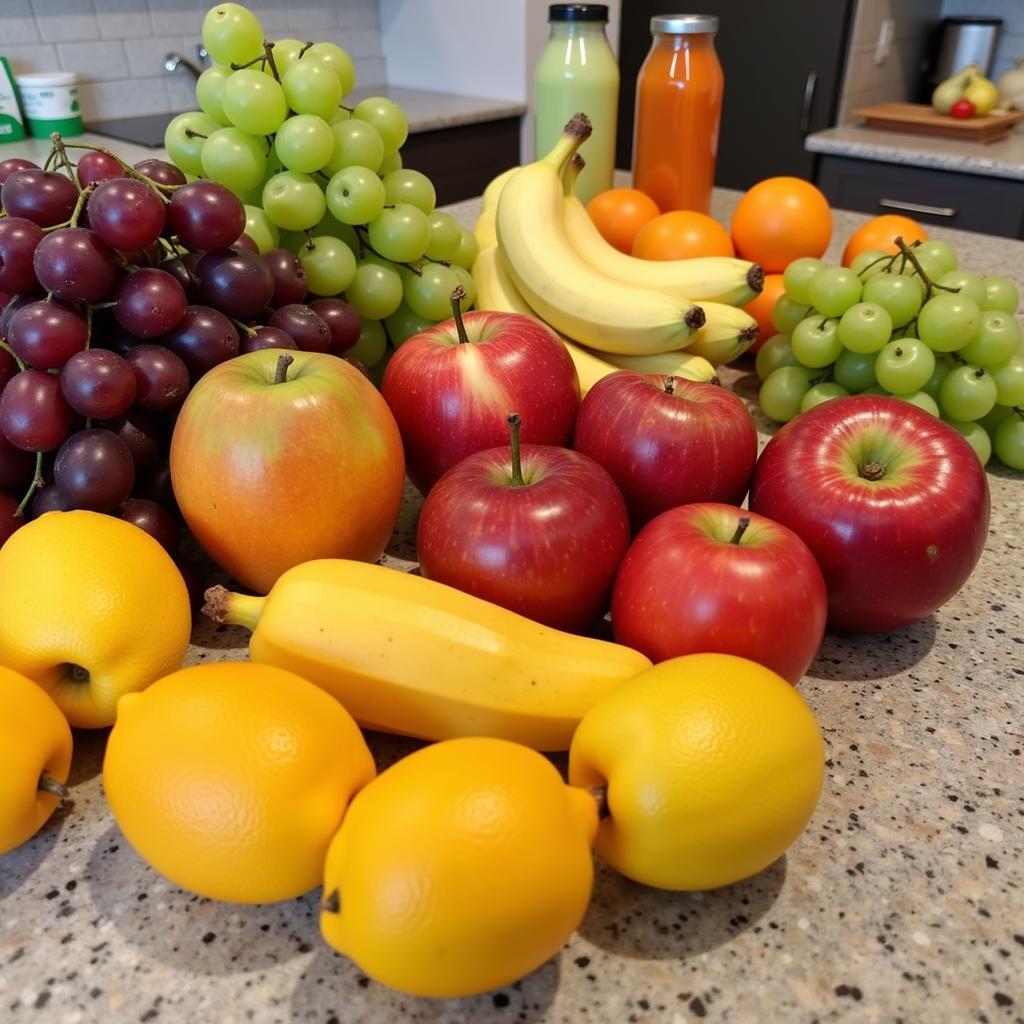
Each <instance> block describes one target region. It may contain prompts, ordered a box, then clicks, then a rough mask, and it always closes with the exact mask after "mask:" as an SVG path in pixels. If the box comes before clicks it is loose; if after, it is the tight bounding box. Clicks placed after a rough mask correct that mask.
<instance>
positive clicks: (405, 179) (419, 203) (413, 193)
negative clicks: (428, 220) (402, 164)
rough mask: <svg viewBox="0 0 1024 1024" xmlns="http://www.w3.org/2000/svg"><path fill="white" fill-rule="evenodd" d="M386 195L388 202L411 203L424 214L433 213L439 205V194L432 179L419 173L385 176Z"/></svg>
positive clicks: (397, 172) (406, 171) (395, 173)
mask: <svg viewBox="0 0 1024 1024" xmlns="http://www.w3.org/2000/svg"><path fill="white" fill-rule="evenodd" d="M384 194H385V195H386V196H387V202H389V203H391V204H394V203H411V204H412V205H413V206H415V207H418V208H419V209H421V210H422V211H423V212H424V213H433V212H434V207H435V206H436V205H437V193H436V192H435V191H434V186H433V185H432V184H431V183H430V179H429V178H428V177H427V176H426V175H425V174H421V173H420V172H419V171H412V170H408V169H405V170H401V171H392V172H391V173H390V174H387V175H385V176H384Z"/></svg>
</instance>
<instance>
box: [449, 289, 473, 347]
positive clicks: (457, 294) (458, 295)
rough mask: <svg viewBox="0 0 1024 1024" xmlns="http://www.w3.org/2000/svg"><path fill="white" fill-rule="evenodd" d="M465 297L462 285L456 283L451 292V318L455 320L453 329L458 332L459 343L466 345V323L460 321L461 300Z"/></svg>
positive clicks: (467, 338) (467, 339)
mask: <svg viewBox="0 0 1024 1024" xmlns="http://www.w3.org/2000/svg"><path fill="white" fill-rule="evenodd" d="M465 297H466V289H465V288H463V287H462V285H461V284H460V285H456V286H455V290H454V291H453V292H452V294H451V300H452V318H453V319H454V320H455V330H456V331H458V334H459V344H460V345H468V344H469V335H468V334H467V333H466V325H465V324H464V323H463V322H462V305H461V303H462V300H463V299H464V298H465Z"/></svg>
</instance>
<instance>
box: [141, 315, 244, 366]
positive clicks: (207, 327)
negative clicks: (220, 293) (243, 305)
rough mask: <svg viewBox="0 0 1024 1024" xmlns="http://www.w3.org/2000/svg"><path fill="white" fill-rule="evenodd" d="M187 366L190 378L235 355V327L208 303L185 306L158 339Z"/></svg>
mask: <svg viewBox="0 0 1024 1024" xmlns="http://www.w3.org/2000/svg"><path fill="white" fill-rule="evenodd" d="M160 344H161V345H166V346H167V348H169V349H170V350H171V351H172V352H174V353H176V354H177V355H179V356H180V357H181V359H182V360H183V361H184V363H185V365H186V366H187V367H188V372H189V373H190V374H191V376H192V379H193V380H195V379H196V378H198V377H201V376H202V375H203V374H204V373H206V371H207V370H210V369H213V367H215V366H217V365H218V364H219V363H223V362H224V361H225V360H226V359H231V358H232V357H234V356H237V355H238V331H237V330H236V329H235V325H234V324H233V323H232V322H231V321H230V320H229V319H228V318H227V317H226V316H225V315H224V314H223V313H221V312H218V311H217V310H216V309H210V307H209V306H186V307H185V315H184V316H183V317H182V318H181V321H180V323H179V324H178V326H177V327H175V328H174V330H173V331H170V332H169V333H167V334H165V335H164V336H163V337H162V338H161V339H160Z"/></svg>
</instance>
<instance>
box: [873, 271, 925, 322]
mask: <svg viewBox="0 0 1024 1024" xmlns="http://www.w3.org/2000/svg"><path fill="white" fill-rule="evenodd" d="M864 301H865V302H873V303H875V305H877V306H881V307H882V309H884V310H885V311H886V313H888V314H889V316H890V318H891V319H892V325H893V327H903V326H905V325H906V324H908V323H910V321H911V320H912V319H913V318H914V317H915V316H916V315H917V311H918V310H919V309H920V308H921V292H920V290H919V289H918V287H917V285H916V284H914V282H913V281H911V280H910V278H907V277H903V276H902V275H900V274H879V275H878V276H877V277H873V278H871V280H870V281H868V282H867V283H866V284H865V285H864Z"/></svg>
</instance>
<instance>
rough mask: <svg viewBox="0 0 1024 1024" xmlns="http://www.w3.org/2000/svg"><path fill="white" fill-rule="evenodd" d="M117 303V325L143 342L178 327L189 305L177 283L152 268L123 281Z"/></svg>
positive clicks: (138, 271) (131, 275)
mask: <svg viewBox="0 0 1024 1024" xmlns="http://www.w3.org/2000/svg"><path fill="white" fill-rule="evenodd" d="M114 302H115V303H116V305H115V306H114V316H115V317H116V318H117V322H118V323H119V324H120V325H121V326H122V327H124V328H125V329H127V330H129V331H131V333H132V334H135V335H137V336H138V337H140V338H155V337H156V336H157V335H159V334H166V333H167V332H168V331H169V330H171V329H172V328H174V327H176V326H177V324H178V322H179V321H180V320H181V318H182V316H183V315H184V313H185V306H186V304H187V300H186V299H185V289H184V288H182V287H181V285H180V284H178V281H177V279H176V278H175V277H173V276H172V275H171V274H168V273H167V272H166V271H164V270H155V269H153V268H150V267H143V268H142V269H141V270H136V271H135V272H134V273H132V274H129V275H128V276H127V277H124V278H122V279H121V283H120V284H119V285H118V286H117V291H116V292H115V293H114Z"/></svg>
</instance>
